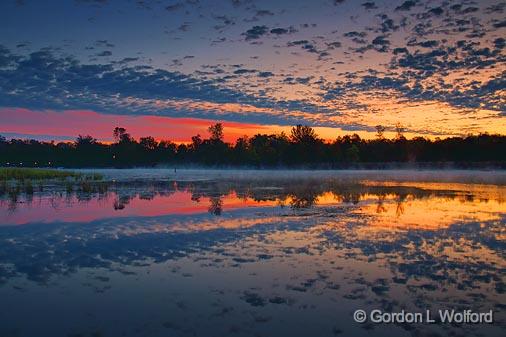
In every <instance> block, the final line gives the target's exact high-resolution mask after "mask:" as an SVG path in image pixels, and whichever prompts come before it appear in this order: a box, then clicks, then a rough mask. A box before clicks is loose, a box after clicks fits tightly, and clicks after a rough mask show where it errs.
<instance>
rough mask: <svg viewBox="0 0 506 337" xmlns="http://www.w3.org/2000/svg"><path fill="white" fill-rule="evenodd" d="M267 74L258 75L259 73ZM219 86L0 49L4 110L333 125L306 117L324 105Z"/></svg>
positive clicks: (137, 68) (143, 69)
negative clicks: (73, 111)
mask: <svg viewBox="0 0 506 337" xmlns="http://www.w3.org/2000/svg"><path fill="white" fill-rule="evenodd" d="M133 59H134V58H132V61H133ZM236 66H238V67H235V66H234V67H233V68H235V70H234V71H233V72H232V74H233V75H235V76H237V75H241V74H253V73H257V72H258V71H257V70H252V69H247V68H243V67H240V65H236ZM271 75H272V74H271V73H269V72H262V73H259V76H261V77H263V78H266V77H271ZM302 82H303V81H302ZM221 84H222V81H220V80H213V79H209V78H205V77H203V78H200V77H199V76H197V75H186V74H183V73H180V72H174V71H167V70H164V69H157V68H153V67H150V66H145V65H129V64H128V63H127V62H124V63H121V64H120V63H118V62H111V63H105V64H83V63H81V62H79V61H78V60H77V59H75V58H74V57H71V56H58V55H55V53H54V51H53V50H51V49H49V48H45V49H42V50H39V51H37V52H34V53H31V54H29V55H27V56H20V55H16V54H13V53H11V52H10V51H9V50H8V49H7V48H5V47H3V46H0V106H3V107H24V108H29V109H38V110H41V109H42V110H43V109H53V110H68V109H83V110H93V111H98V112H102V113H113V114H127V115H153V114H155V115H165V116H171V117H194V118H215V119H222V120H231V121H243V122H253V123H264V124H265V123H267V124H269V123H270V124H282V125H287V124H296V123H302V122H303V121H306V122H308V123H315V124H321V125H326V126H330V125H335V124H333V123H329V122H328V121H324V120H321V117H320V120H318V119H316V118H311V117H310V116H311V114H313V113H315V112H319V113H325V111H326V109H325V108H322V107H318V106H315V105H314V104H312V103H310V102H308V101H306V100H274V99H270V98H266V97H262V96H253V95H250V94H246V93H244V92H241V91H238V90H234V89H233V88H228V87H224V86H222V85H221Z"/></svg>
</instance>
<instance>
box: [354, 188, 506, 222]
mask: <svg viewBox="0 0 506 337" xmlns="http://www.w3.org/2000/svg"><path fill="white" fill-rule="evenodd" d="M362 202H363V203H361V207H360V208H359V209H357V210H355V211H354V212H355V213H358V214H362V215H365V216H367V217H368V218H370V219H369V221H368V224H369V226H368V228H367V229H364V230H366V231H369V230H377V229H408V228H415V229H426V230H435V229H439V228H442V227H448V226H450V225H452V224H455V223H458V222H459V221H478V222H483V221H491V220H498V219H500V216H501V214H505V213H506V203H504V202H501V201H499V200H495V199H490V200H484V199H472V200H470V199H466V197H465V196H462V197H457V198H452V197H440V196H433V197H430V198H421V199H417V198H414V197H413V196H412V195H408V196H406V197H404V199H402V200H401V199H400V198H399V197H398V196H396V195H392V194H389V195H384V196H375V195H367V196H365V197H364V198H363V199H362Z"/></svg>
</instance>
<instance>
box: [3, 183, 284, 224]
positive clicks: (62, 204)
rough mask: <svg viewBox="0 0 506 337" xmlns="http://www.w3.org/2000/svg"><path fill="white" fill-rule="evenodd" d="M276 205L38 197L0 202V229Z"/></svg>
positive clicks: (179, 196)
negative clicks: (28, 224)
mask: <svg viewBox="0 0 506 337" xmlns="http://www.w3.org/2000/svg"><path fill="white" fill-rule="evenodd" d="M277 204H278V201H271V200H266V201H255V200H253V199H251V198H242V197H241V198H240V197H238V196H237V194H236V193H235V192H232V193H230V194H228V195H225V196H221V197H219V198H218V197H217V198H212V197H200V198H198V200H195V199H192V194H191V193H190V192H187V191H176V192H173V193H171V194H155V195H154V196H152V197H149V198H146V197H145V196H144V197H143V196H142V195H139V194H137V195H135V196H133V197H130V198H128V199H126V200H125V201H122V200H121V198H120V197H118V195H116V193H108V194H106V195H103V196H101V197H93V198H91V199H89V200H78V199H77V198H76V196H75V195H73V196H70V197H68V198H65V197H63V198H62V197H58V196H41V197H40V198H37V197H35V198H33V200H32V201H31V202H26V201H23V202H21V203H17V204H16V205H15V206H16V207H15V208H12V207H9V202H8V201H2V202H0V219H2V220H1V221H0V225H2V224H4V225H5V224H7V225H21V224H27V223H35V222H36V223H50V222H91V221H94V220H97V219H104V218H113V217H129V216H144V217H153V216H161V215H168V214H181V215H183V214H198V213H207V212H211V213H216V212H218V213H219V212H221V209H222V208H223V209H227V210H233V209H237V208H246V207H255V206H274V205H277ZM213 208H214V209H213Z"/></svg>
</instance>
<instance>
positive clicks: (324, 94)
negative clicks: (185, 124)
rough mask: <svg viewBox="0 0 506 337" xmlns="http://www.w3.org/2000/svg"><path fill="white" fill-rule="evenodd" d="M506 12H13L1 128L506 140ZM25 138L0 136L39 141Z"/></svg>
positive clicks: (10, 6)
mask: <svg viewBox="0 0 506 337" xmlns="http://www.w3.org/2000/svg"><path fill="white" fill-rule="evenodd" d="M505 10H506V2H504V1H498V0H495V1H479V2H473V1H462V0H459V1H439V0H438V1H415V0H408V1H402V0H401V1H350V0H345V1H335V0H333V1H331V0H321V1H243V0H223V1H202V0H200V1H199V0H186V1H184V0H181V1H161V0H160V1H111V0H77V1H45V2H43V1H30V0H24V1H3V2H2V3H1V4H0V30H1V31H2V35H1V37H0V109H1V110H0V111H2V113H0V125H1V124H3V123H1V122H2V118H5V117H2V116H5V115H6V114H9V113H18V114H19V113H21V111H25V110H30V111H38V112H41V113H42V112H44V111H57V112H59V113H61V116H62V122H63V121H64V120H65V116H67V115H66V111H75V110H85V111H90V112H94V113H99V114H108V115H111V114H113V115H117V116H118V117H117V118H118V123H120V122H121V118H123V117H122V116H132V115H134V116H138V115H140V116H151V115H153V116H162V117H168V118H195V119H208V120H220V121H229V122H240V123H247V124H258V125H271V126H276V125H277V126H280V128H281V127H283V126H287V125H293V124H295V123H303V124H308V125H312V126H316V127H325V128H328V130H327V132H331V131H329V130H335V131H336V135H337V134H338V133H340V132H344V133H350V132H364V133H367V132H373V131H374V127H375V126H376V125H378V124H382V125H386V126H387V130H393V128H394V125H395V124H397V123H401V124H402V125H403V126H404V128H405V129H406V130H407V132H408V133H410V134H412V135H428V136H437V135H457V134H466V133H478V132H499V133H506V129H505V125H506V123H505V119H504V118H505V115H506V109H505V102H506V99H505V98H506V97H505V96H506V94H505V76H504V74H505V72H506V67H505V60H506V59H505V52H504V46H505V39H504V37H505V36H506V34H505V31H506V15H505ZM2 114H3V115H2ZM5 120H7V119H5ZM176 120H177V119H176ZM171 121H172V122H171V123H175V122H174V119H171ZM6 124H7V123H4V125H6ZM18 125H19V127H18V128H16V124H12V123H10V124H9V125H7V126H5V127H4V128H3V129H2V128H1V127H0V133H11V134H23V133H26V134H33V133H34V131H33V130H31V131H30V130H28V129H27V128H26V125H25V126H22V125H21V124H18ZM43 131H44V130H41V131H40V133H41V134H44V135H45V137H47V136H48V134H47V132H44V133H43ZM46 131H47V130H46ZM49 136H50V135H49ZM56 136H62V135H55V137H56ZM69 136H72V135H69Z"/></svg>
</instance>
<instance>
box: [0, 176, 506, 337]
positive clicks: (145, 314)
mask: <svg viewBox="0 0 506 337" xmlns="http://www.w3.org/2000/svg"><path fill="white" fill-rule="evenodd" d="M505 192H506V190H505V187H504V186H492V185H472V184H458V183H446V184H442V183H437V184H435V183H430V184H426V183H421V182H416V183H415V182H412V183H410V182H403V183H399V182H377V181H376V182H371V181H363V182H360V183H357V182H343V181H335V180H331V179H325V180H322V181H317V182H315V181H314V180H308V181H297V183H293V182H290V181H280V182H273V181H268V182H259V181H248V180H247V179H242V180H238V181H233V182H230V181H228V182H225V181H200V182H191V181H178V182H166V181H165V182H150V183H146V182H136V183H131V182H130V183H111V184H110V186H108V188H107V190H101V191H89V192H83V191H65V190H58V188H53V189H52V190H46V191H44V193H38V192H36V193H34V194H33V196H31V197H30V198H28V197H26V196H23V195H20V196H18V197H17V201H16V202H15V203H14V205H13V203H12V200H9V199H8V198H5V199H3V201H2V203H1V204H0V218H1V219H2V220H1V221H0V224H1V225H2V226H1V227H0V296H1V297H2V299H4V301H5V303H9V304H10V307H12V310H11V311H10V312H2V313H0V320H1V321H3V322H8V323H7V324H6V325H2V326H1V327H0V335H2V333H3V334H6V335H9V334H12V335H15V333H17V334H18V335H30V334H33V331H34V330H30V329H31V328H30V327H26V326H25V325H23V324H22V321H23V320H22V319H21V318H19V317H24V319H26V317H27V315H28V316H29V318H30V320H31V321H32V320H33V321H34V322H43V320H44V319H46V320H47V321H49V322H51V321H52V322H54V318H51V317H58V315H62V314H64V313H65V308H68V307H70V308H73V310H75V312H76V314H75V315H74V316H75V317H74V316H73V317H74V318H73V319H72V320H69V321H68V322H67V323H58V324H52V325H51V326H47V324H46V328H45V329H46V330H44V332H47V333H46V334H47V335H66V334H71V333H76V334H81V335H93V333H96V332H99V333H100V334H102V335H104V336H116V335H118V336H119V335H125V336H137V335H149V336H166V335H167V334H169V335H175V336H188V335H197V336H208V335H216V336H226V335H245V336H253V335H266V336H277V335H293V336H299V335H300V336H307V335H319V336H327V335H328V336H332V335H336V334H340V333H342V334H343V335H370V334H371V333H373V334H374V335H382V334H385V335H386V334H388V335H390V336H391V335H406V334H408V335H410V334H411V335H428V334H432V335H438V334H439V335H447V334H456V335H458V334H465V335H472V334H486V335H489V336H492V335H497V336H500V335H502V334H503V333H504V324H505V323H506V321H505V317H504V303H506V295H505V291H506V283H505V272H506V263H505V261H506V260H505V251H506V250H505V244H506V241H505V239H506V236H505V230H504V228H505V224H506V202H505V195H506V193H505ZM37 296H42V297H47V296H51V298H53V301H55V303H56V305H54V306H52V307H51V308H50V309H46V310H47V311H48V315H49V314H50V316H49V317H48V316H45V315H44V314H43V313H41V312H37V311H36V310H35V309H33V310H31V311H30V310H28V312H27V310H26V307H24V306H23V305H21V303H26V301H33V299H34V297H35V298H36V297H37ZM85 298H89V299H90V300H89V301H88V300H85ZM123 298H127V299H128V303H129V304H124V305H122V306H120V307H115V305H119V304H118V303H123V302H122V301H123ZM88 302H90V303H93V308H94V309H93V310H91V309H89V308H88V307H87V305H86V303H88ZM100 306H103V308H100ZM97 307H98V308H97ZM84 308H88V309H87V310H85V309H84ZM112 308H116V309H118V308H121V310H118V311H117V312H115V311H114V310H111V309H112ZM356 308H371V309H373V308H381V309H383V310H387V311H392V310H397V311H399V310H401V309H406V310H412V311H422V310H425V309H427V308H433V309H435V310H437V309H439V308H465V309H473V310H478V311H479V310H482V311H485V310H490V309H493V310H494V311H495V313H496V315H495V319H496V323H495V324H494V325H491V326H487V327H483V326H441V325H434V326H424V325H409V324H400V325H396V326H374V325H371V324H365V325H360V324H355V323H353V322H352V321H351V313H352V312H353V311H354V310H355V309H356ZM83 310H84V311H83ZM90 310H91V312H90ZM41 311H43V310H41ZM79 315H81V316H79ZM104 317H105V318H106V319H105V320H104ZM343 318H345V319H343ZM111 322H121V324H120V326H121V328H118V325H117V324H113V323H111ZM287 322H290V324H287ZM371 330H373V331H372V332H371Z"/></svg>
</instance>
